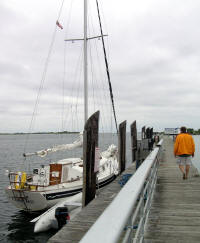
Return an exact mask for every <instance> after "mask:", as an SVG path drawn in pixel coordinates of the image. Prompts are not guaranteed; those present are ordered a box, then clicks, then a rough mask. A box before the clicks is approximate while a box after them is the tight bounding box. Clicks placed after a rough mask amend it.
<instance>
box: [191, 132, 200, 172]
mask: <svg viewBox="0 0 200 243" xmlns="http://www.w3.org/2000/svg"><path fill="white" fill-rule="evenodd" d="M193 138H194V142H195V148H196V151H195V156H194V158H193V159H192V163H193V165H194V166H195V167H196V168H197V170H198V171H199V172H200V136H199V135H195V136H193Z"/></svg>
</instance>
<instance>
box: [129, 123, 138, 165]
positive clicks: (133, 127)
mask: <svg viewBox="0 0 200 243" xmlns="http://www.w3.org/2000/svg"><path fill="white" fill-rule="evenodd" d="M130 127H131V151H132V163H133V162H134V161H135V160H136V151H137V127H136V121H134V122H133V123H132V124H131V126H130Z"/></svg>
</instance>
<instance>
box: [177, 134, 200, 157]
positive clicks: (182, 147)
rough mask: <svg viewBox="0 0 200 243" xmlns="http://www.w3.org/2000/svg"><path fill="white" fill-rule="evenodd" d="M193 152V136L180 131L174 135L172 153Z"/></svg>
mask: <svg viewBox="0 0 200 243" xmlns="http://www.w3.org/2000/svg"><path fill="white" fill-rule="evenodd" d="M194 152H195V144H194V140H193V137H192V136H191V135H190V134H188V133H180V134H179V135H178V136H177V137H176V141H175V144H174V155H181V154H190V155H193V154H194Z"/></svg>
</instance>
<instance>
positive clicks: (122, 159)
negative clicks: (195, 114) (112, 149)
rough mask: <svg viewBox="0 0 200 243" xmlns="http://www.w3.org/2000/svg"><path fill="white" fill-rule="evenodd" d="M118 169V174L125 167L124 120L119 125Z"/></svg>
mask: <svg viewBox="0 0 200 243" xmlns="http://www.w3.org/2000/svg"><path fill="white" fill-rule="evenodd" d="M118 144H119V145H118V150H119V171H120V174H121V173H122V172H123V171H124V170H125V168H126V121H123V122H122V123H121V124H120V125H119V143H118Z"/></svg>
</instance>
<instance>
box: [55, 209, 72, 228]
mask: <svg viewBox="0 0 200 243" xmlns="http://www.w3.org/2000/svg"><path fill="white" fill-rule="evenodd" d="M55 218H56V219H57V221H58V229H61V228H62V227H63V225H65V224H66V222H67V221H68V220H70V216H69V212H68V208H67V207H58V208H56V211H55Z"/></svg>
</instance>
